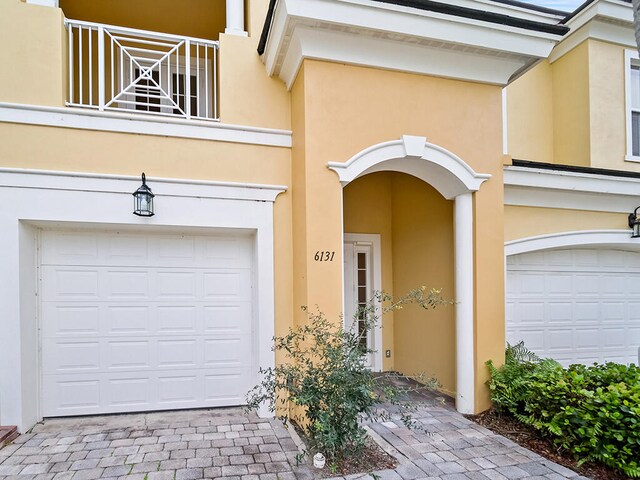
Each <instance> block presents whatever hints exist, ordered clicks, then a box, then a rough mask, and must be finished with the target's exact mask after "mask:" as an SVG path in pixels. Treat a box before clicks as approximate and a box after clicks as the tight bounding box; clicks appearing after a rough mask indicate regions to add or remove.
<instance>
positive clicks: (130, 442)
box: [0, 402, 585, 480]
mask: <svg viewBox="0 0 640 480" xmlns="http://www.w3.org/2000/svg"><path fill="white" fill-rule="evenodd" d="M414 419H416V420H417V421H418V422H419V423H420V424H421V425H422V426H423V427H424V429H423V430H408V429H406V428H405V427H404V426H403V425H402V423H401V422H400V421H391V422H385V423H376V424H372V425H370V426H369V428H370V429H371V430H372V431H373V433H372V435H373V436H374V437H375V439H376V440H377V441H378V442H379V443H380V444H381V445H382V446H383V448H385V449H386V450H387V451H390V452H391V453H392V454H393V455H394V456H395V457H396V458H398V459H399V463H398V467H397V468H395V469H393V470H383V471H378V472H374V473H373V475H371V476H369V475H367V474H359V475H351V476H349V477H347V478H346V480H355V479H357V478H363V479H365V478H366V479H367V480H371V479H372V477H373V478H378V480H424V479H429V480H487V479H489V480H505V479H507V480H514V479H527V480H561V479H569V478H570V479H574V480H585V479H584V477H579V476H578V475H577V474H576V473H575V472H572V471H571V470H568V469H566V468H564V467H561V466H560V465H557V464H555V463H552V462H550V461H548V460H545V459H544V458H542V457H540V456H539V455H537V454H535V453H532V452H530V451H528V450H526V449H524V448H522V447H520V446H518V445H516V444H515V443H513V442H511V441H510V440H508V439H506V438H504V437H501V436H499V435H495V434H493V433H492V432H490V431H489V430H487V429H485V428H483V427H481V426H479V425H477V424H475V423H473V422H471V421H469V420H467V419H466V418H464V417H463V416H462V415H460V414H458V413H457V412H456V411H455V410H454V409H453V408H452V407H451V406H448V405H443V404H434V403H433V402H425V403H424V404H422V405H421V407H420V408H419V409H418V411H417V412H416V413H415V414H414ZM297 451H298V450H297V447H296V444H295V442H294V440H293V439H292V438H291V435H290V434H289V431H288V430H287V429H285V428H284V427H283V426H282V424H281V423H280V422H279V421H277V420H268V421H266V420H262V419H259V418H257V417H256V416H255V415H247V414H246V413H245V412H244V411H243V410H241V409H211V410H195V411H184V412H166V413H149V414H132V415H113V416H98V417H86V418H71V419H57V420H47V421H46V422H44V423H43V424H40V425H37V426H36V427H35V428H34V429H33V431H32V432H31V433H28V434H26V435H21V436H20V437H19V438H18V439H17V440H16V441H15V443H14V444H12V445H9V446H8V447H5V448H4V449H1V450H0V480H9V479H16V480H92V479H96V478H118V479H120V480H191V479H193V480H196V479H202V478H211V479H216V478H220V477H224V478H226V479H227V480H296V479H297V480H311V479H313V478H314V476H317V474H315V475H314V473H315V472H313V470H312V469H310V468H308V467H307V466H296V462H295V458H296V454H297ZM336 480H343V479H342V478H341V477H338V479H336Z"/></svg>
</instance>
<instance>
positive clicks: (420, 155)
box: [328, 135, 491, 200]
mask: <svg viewBox="0 0 640 480" xmlns="http://www.w3.org/2000/svg"><path fill="white" fill-rule="evenodd" d="M328 166H329V168H330V169H331V170H333V171H335V172H336V173H337V174H338V177H339V178H340V183H342V185H343V186H344V185H346V184H348V183H349V182H351V181H353V180H355V179H356V178H358V177H361V176H363V175H367V174H369V173H373V172H385V171H393V172H403V173H407V174H409V175H413V176H414V177H417V178H419V179H421V180H423V181H424V182H426V183H428V184H429V185H431V186H433V187H434V188H435V189H436V190H438V192H440V194H441V195H442V196H443V197H444V198H446V199H447V200H451V199H452V198H454V197H456V196H458V195H461V194H463V193H470V192H476V191H478V190H479V189H480V185H481V184H482V183H483V182H485V181H486V180H488V179H489V178H491V175H487V174H482V173H476V172H475V171H474V170H473V169H472V168H471V167H470V166H469V165H468V164H467V163H465V162H464V160H462V159H461V158H460V157H458V156H457V155H455V154H453V153H451V152H450V151H448V150H446V149H444V148H442V147H439V146H437V145H434V144H431V143H428V142H427V139H426V138H425V137H417V136H412V135H403V136H402V138H400V139H399V140H392V141H390V142H383V143H379V144H377V145H373V146H371V147H369V148H366V149H364V150H362V151H361V152H359V153H357V154H356V155H354V156H353V157H351V158H350V159H349V160H348V161H347V162H345V163H340V162H329V164H328Z"/></svg>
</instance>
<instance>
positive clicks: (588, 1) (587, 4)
mask: <svg viewBox="0 0 640 480" xmlns="http://www.w3.org/2000/svg"><path fill="white" fill-rule="evenodd" d="M595 1H596V0H587V1H586V2H584V3H583V4H582V5H580V6H579V7H578V8H576V9H575V10H574V11H573V12H571V13H570V14H569V15H567V16H566V17H564V19H563V20H562V21H561V22H560V23H562V24H565V23H567V22H568V21H569V20H571V19H572V18H573V17H575V16H576V15H578V14H579V13H580V12H581V11H583V10H584V9H585V8H587V7H588V6H589V5H591V4H592V3H593V2H595Z"/></svg>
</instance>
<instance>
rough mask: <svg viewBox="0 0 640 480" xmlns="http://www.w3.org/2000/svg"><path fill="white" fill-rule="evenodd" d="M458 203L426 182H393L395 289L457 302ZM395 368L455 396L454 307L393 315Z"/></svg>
mask: <svg viewBox="0 0 640 480" xmlns="http://www.w3.org/2000/svg"><path fill="white" fill-rule="evenodd" d="M453 245H454V241H453V202H452V201H447V200H445V199H444V198H443V197H442V196H441V195H440V194H439V193H438V192H437V191H436V190H435V189H433V187H431V186H429V185H427V184H425V183H424V182H423V181H422V180H419V179H417V178H415V177H411V176H408V175H403V174H395V175H394V178H393V262H394V270H393V285H394V291H395V292H396V294H397V295H403V294H405V293H406V292H408V291H409V290H411V289H413V288H418V287H420V286H422V285H424V286H426V287H427V288H432V287H433V288H442V294H443V296H444V297H445V298H447V299H453V298H454V297H455V285H454V251H453ZM394 320H395V321H394V337H395V342H394V343H395V345H394V347H395V348H394V352H395V357H396V369H397V370H399V371H401V372H403V373H406V374H409V375H416V374H418V375H419V374H424V375H425V376H426V377H435V378H436V379H437V380H438V381H439V382H440V383H441V384H442V386H443V389H444V390H445V391H446V392H449V393H452V392H455V390H456V388H455V355H456V341H455V307H452V306H446V307H439V308H437V309H436V310H431V311H425V310H423V309H422V308H420V307H419V306H417V305H409V306H407V307H405V308H403V309H402V310H399V311H397V312H396V313H395V316H394Z"/></svg>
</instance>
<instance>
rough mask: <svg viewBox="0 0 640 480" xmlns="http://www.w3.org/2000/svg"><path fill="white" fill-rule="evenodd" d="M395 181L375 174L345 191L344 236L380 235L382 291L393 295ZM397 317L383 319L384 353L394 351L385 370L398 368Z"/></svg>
mask: <svg viewBox="0 0 640 480" xmlns="http://www.w3.org/2000/svg"><path fill="white" fill-rule="evenodd" d="M393 178H394V174H393V173H389V172H381V173H372V174H371V175H365V176H364V177H362V178H358V179H356V180H355V181H353V182H351V183H350V184H349V185H347V186H346V187H345V188H344V200H343V201H344V231H345V233H374V234H379V235H380V250H381V252H380V256H381V261H382V265H381V270H382V290H383V291H385V292H387V293H389V294H391V295H393V294H394V292H395V289H394V282H393V265H394V262H393V252H392V245H393V230H394V229H393V223H392V218H393V216H392V209H393V199H394V195H393ZM393 318H394V313H393V312H389V313H387V314H386V315H384V318H383V322H382V350H383V351H384V350H387V349H390V350H391V358H386V357H384V356H383V359H382V366H383V370H385V371H387V370H393V369H394V368H395V367H394V365H395V363H394V362H395V349H394V342H393V335H394V323H393Z"/></svg>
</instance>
